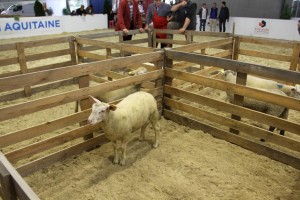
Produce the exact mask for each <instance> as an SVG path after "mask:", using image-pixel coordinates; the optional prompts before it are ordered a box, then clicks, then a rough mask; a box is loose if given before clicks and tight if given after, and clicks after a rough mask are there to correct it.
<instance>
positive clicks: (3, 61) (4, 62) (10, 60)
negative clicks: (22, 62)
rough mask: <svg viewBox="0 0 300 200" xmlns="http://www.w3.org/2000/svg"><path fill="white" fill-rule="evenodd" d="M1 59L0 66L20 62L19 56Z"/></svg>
mask: <svg viewBox="0 0 300 200" xmlns="http://www.w3.org/2000/svg"><path fill="white" fill-rule="evenodd" d="M0 61H1V62H0V67H1V66H7V65H13V64H17V63H19V59H18V57H14V58H5V59H1V60H0Z"/></svg>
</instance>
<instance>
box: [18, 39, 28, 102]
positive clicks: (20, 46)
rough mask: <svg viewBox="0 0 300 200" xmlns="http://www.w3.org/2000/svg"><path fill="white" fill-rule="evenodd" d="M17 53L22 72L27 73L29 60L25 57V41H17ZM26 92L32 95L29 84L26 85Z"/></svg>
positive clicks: (26, 94)
mask: <svg viewBox="0 0 300 200" xmlns="http://www.w3.org/2000/svg"><path fill="white" fill-rule="evenodd" d="M16 48H17V53H18V59H19V65H20V69H21V73H22V74H26V73H27V63H26V62H27V61H26V57H25V49H24V44H23V43H16ZM24 94H25V96H26V97H28V96H31V88H30V86H29V85H26V86H24Z"/></svg>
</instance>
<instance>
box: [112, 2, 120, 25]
mask: <svg viewBox="0 0 300 200" xmlns="http://www.w3.org/2000/svg"><path fill="white" fill-rule="evenodd" d="M119 3H120V0H115V1H114V3H113V7H112V11H113V14H114V24H116V23H117V20H118V8H119Z"/></svg>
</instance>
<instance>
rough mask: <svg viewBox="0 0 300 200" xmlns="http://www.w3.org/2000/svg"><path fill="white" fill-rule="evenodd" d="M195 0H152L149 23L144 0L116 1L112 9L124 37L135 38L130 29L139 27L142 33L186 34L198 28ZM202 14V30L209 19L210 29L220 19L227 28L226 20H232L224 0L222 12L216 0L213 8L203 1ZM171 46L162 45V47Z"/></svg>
mask: <svg viewBox="0 0 300 200" xmlns="http://www.w3.org/2000/svg"><path fill="white" fill-rule="evenodd" d="M194 1H195V0H177V1H176V3H175V4H174V5H172V6H171V5H169V4H167V3H164V2H163V1H162V0H152V3H151V4H149V5H148V7H147V9H146V12H145V24H144V26H143V23H142V16H143V12H144V10H145V9H144V8H142V2H141V0H116V1H115V4H114V5H113V9H112V12H115V20H116V27H115V30H116V31H123V33H125V36H124V37H123V39H124V40H131V38H132V35H129V34H128V35H127V33H128V32H129V30H133V29H139V31H140V32H144V31H151V30H152V29H153V28H155V29H172V30H179V32H180V33H184V32H185V31H186V30H196V25H197V4H196V3H195V2H194ZM198 15H199V17H200V27H199V30H200V31H202V30H203V31H205V28H206V24H207V20H208V19H209V24H210V31H216V27H217V23H218V22H219V31H220V32H225V31H226V21H227V22H228V21H229V9H228V8H227V6H226V2H225V1H222V4H221V8H220V12H218V7H217V4H216V3H213V4H212V7H211V9H210V12H209V9H208V8H207V6H206V4H205V3H203V5H202V7H201V8H200V9H199V11H198ZM172 37H173V35H169V34H156V38H161V39H166V38H167V39H172ZM167 46H170V45H167V44H161V48H164V47H167Z"/></svg>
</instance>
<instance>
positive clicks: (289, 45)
mask: <svg viewBox="0 0 300 200" xmlns="http://www.w3.org/2000/svg"><path fill="white" fill-rule="evenodd" d="M240 38H241V42H245V43H251V44H260V45H268V46H274V47H281V48H293V45H294V42H292V41H287V40H285V41H284V40H274V39H267V38H255V37H246V36H240Z"/></svg>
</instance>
